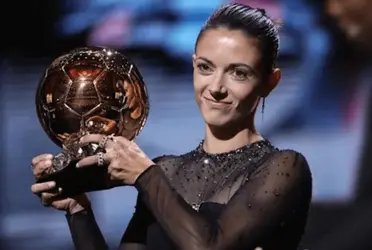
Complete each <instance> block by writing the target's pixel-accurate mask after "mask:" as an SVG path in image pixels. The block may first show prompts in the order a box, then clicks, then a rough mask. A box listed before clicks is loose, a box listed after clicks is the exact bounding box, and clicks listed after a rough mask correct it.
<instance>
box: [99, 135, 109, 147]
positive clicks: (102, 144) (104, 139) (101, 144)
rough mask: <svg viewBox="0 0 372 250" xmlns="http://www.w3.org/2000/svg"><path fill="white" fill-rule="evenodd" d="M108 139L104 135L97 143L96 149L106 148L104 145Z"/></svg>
mask: <svg viewBox="0 0 372 250" xmlns="http://www.w3.org/2000/svg"><path fill="white" fill-rule="evenodd" d="M108 139H109V138H108V136H106V135H104V136H103V137H102V139H101V141H100V142H99V144H98V147H100V148H104V147H105V146H106V143H107V140H108Z"/></svg>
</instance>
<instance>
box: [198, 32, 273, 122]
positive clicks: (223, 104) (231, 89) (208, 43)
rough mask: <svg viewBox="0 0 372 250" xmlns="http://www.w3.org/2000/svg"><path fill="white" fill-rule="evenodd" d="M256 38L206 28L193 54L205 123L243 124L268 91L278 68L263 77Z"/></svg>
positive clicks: (200, 104)
mask: <svg viewBox="0 0 372 250" xmlns="http://www.w3.org/2000/svg"><path fill="white" fill-rule="evenodd" d="M258 45H259V44H258V40H257V39H255V38H250V37H247V36H246V35H245V34H243V33H242V32H241V31H239V30H228V29H225V28H218V29H211V30H207V31H206V32H205V33H204V34H203V36H202V37H201V39H200V40H199V42H198V44H197V48H196V52H195V55H193V66H194V90H195V98H196V102H197V104H198V106H199V109H200V111H201V113H202V116H203V118H204V120H205V122H206V123H207V124H208V125H210V126H214V127H225V126H231V125H234V124H235V125H238V124H241V123H246V122H247V119H248V118H249V116H252V115H254V113H255V110H256V108H257V105H258V103H259V100H260V97H264V96H266V95H268V94H269V93H270V91H271V90H272V89H273V88H274V87H275V85H276V84H277V83H278V81H279V79H280V71H279V70H278V69H276V70H274V73H273V75H272V76H268V77H267V76H266V78H264V77H263V76H264V75H263V73H262V71H261V68H262V67H261V66H260V62H261V53H260V51H259V47H258ZM263 79H266V80H265V82H264V80H263Z"/></svg>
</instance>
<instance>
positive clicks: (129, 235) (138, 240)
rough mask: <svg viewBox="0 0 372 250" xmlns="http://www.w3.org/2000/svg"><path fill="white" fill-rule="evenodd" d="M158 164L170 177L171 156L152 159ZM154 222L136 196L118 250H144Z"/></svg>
mask: <svg viewBox="0 0 372 250" xmlns="http://www.w3.org/2000/svg"><path fill="white" fill-rule="evenodd" d="M153 162H155V163H156V164H158V165H159V166H160V168H161V171H163V173H164V174H165V175H168V176H169V175H172V173H173V171H174V168H172V167H170V166H173V164H174V158H173V157H172V156H160V157H157V158H155V159H153ZM154 222H155V218H154V216H153V215H152V213H151V211H150V210H149V209H148V208H147V206H146V204H145V203H144V202H143V199H142V198H141V197H140V195H138V197H137V202H136V208H135V211H134V214H133V216H132V218H131V220H130V222H129V224H128V226H127V228H126V230H125V232H124V235H123V237H122V239H121V242H120V246H119V250H145V249H146V239H147V229H148V227H149V226H150V225H151V224H152V223H154Z"/></svg>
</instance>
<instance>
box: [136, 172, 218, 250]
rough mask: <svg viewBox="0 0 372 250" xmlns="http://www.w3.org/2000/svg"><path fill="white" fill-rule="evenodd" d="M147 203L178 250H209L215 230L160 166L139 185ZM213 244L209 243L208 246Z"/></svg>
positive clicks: (138, 182) (137, 183) (144, 174)
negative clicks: (180, 192)
mask: <svg viewBox="0 0 372 250" xmlns="http://www.w3.org/2000/svg"><path fill="white" fill-rule="evenodd" d="M135 186H136V188H137V189H138V191H139V193H140V195H141V197H142V199H143V201H144V202H145V203H146V205H147V207H148V208H149V209H150V210H151V212H152V213H153V215H154V216H155V218H156V220H157V222H158V223H159V224H160V225H161V226H162V228H163V229H164V230H165V231H166V233H167V235H168V236H169V237H170V238H171V239H172V241H173V242H174V243H175V244H176V246H177V248H178V249H188V250H195V249H207V247H206V245H209V243H210V242H209V240H210V237H209V236H211V235H213V234H214V233H213V230H214V229H216V227H213V226H212V225H211V224H210V223H209V222H208V221H207V220H206V219H205V218H204V217H203V216H202V215H201V214H199V213H198V212H196V211H195V210H193V209H192V208H191V207H190V206H189V205H188V204H187V203H186V202H185V201H184V200H183V199H182V197H181V196H180V195H179V194H178V193H177V192H175V191H174V190H173V189H172V187H171V186H170V184H169V182H168V180H167V178H166V177H165V176H164V174H163V171H162V170H161V169H160V168H159V167H158V166H152V167H150V169H148V170H146V172H145V173H143V174H142V175H141V176H140V177H139V178H138V180H137V182H136V185H135ZM208 242H209V243H208Z"/></svg>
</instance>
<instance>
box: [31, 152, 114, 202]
mask: <svg viewBox="0 0 372 250" xmlns="http://www.w3.org/2000/svg"><path fill="white" fill-rule="evenodd" d="M78 161H79V160H75V159H73V158H72V157H71V156H70V155H69V154H68V153H65V152H62V153H61V154H59V155H57V156H55V158H54V159H53V165H52V167H51V168H49V169H47V170H46V172H45V173H44V174H43V175H42V176H40V177H39V178H37V180H36V182H37V183H42V182H48V181H54V182H56V190H61V192H59V193H60V195H61V196H62V197H73V196H76V195H79V194H82V193H85V192H92V191H98V190H105V189H110V188H111V187H109V186H108V184H107V183H108V182H107V169H106V168H105V167H98V166H91V167H86V168H76V163H77V162H78Z"/></svg>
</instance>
